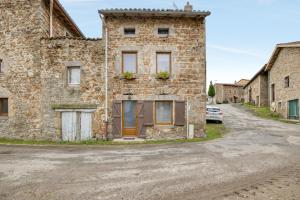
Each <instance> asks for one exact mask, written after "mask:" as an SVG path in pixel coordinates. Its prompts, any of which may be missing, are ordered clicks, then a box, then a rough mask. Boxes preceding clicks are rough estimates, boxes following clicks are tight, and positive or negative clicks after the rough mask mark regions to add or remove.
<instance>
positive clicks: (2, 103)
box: [0, 98, 8, 115]
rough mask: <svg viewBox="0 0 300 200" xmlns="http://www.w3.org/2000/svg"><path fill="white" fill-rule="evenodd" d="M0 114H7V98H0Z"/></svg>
mask: <svg viewBox="0 0 300 200" xmlns="http://www.w3.org/2000/svg"><path fill="white" fill-rule="evenodd" d="M0 114H2V115H7V114H8V99H7V98H4V99H0Z"/></svg>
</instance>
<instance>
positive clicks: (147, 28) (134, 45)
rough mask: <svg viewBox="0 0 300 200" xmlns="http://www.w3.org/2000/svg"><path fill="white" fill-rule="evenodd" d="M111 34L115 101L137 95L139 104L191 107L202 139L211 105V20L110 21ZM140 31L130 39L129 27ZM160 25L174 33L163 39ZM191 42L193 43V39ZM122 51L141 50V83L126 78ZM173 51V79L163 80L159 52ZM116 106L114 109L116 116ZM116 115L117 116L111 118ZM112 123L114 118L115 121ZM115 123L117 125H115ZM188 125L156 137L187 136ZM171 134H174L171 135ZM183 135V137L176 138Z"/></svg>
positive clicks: (110, 72) (113, 19) (161, 130)
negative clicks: (162, 101)
mask: <svg viewBox="0 0 300 200" xmlns="http://www.w3.org/2000/svg"><path fill="white" fill-rule="evenodd" d="M106 23H107V26H108V33H109V41H108V44H109V69H110V71H109V83H110V84H111V85H110V91H109V96H110V99H119V100H126V99H128V95H127V96H126V95H123V94H126V93H127V94H128V93H131V94H132V95H133V96H134V98H135V99H137V100H145V99H151V100H158V99H169V100H172V99H174V98H177V99H180V100H186V101H188V102H189V103H190V106H191V109H190V112H189V119H190V124H194V125H195V132H196V134H197V135H198V136H199V135H200V134H202V133H203V130H204V127H205V102H206V59H205V22H204V20H203V19H189V18H168V17H164V18H158V17H156V18H155V17H148V18H146V17H145V18H144V17H138V18H137V17H136V18H135V17H120V18H118V17H106ZM126 26H128V27H136V35H135V36H130V37H128V36H124V34H123V28H124V27H126ZM159 26H163V27H169V28H170V35H169V36H168V37H160V36H158V35H157V33H156V32H157V28H158V27H159ZM187 38H188V40H187ZM122 51H137V52H138V74H137V79H135V80H132V81H126V80H122V79H120V75H121V62H122V59H121V57H122V56H121V55H122ZM158 51H167V52H171V56H172V72H171V78H170V79H169V80H166V81H162V80H157V79H156V78H155V77H156V52H158ZM111 107H112V105H111V104H110V105H109V108H110V111H109V113H111ZM110 116H111V114H110ZM110 120H111V119H110ZM110 124H111V123H110ZM185 128H186V127H185V126H184V127H183V128H182V127H173V128H172V129H171V130H170V129H168V128H166V129H164V128H162V129H160V131H156V133H158V134H159V135H158V136H154V135H153V134H150V133H151V132H153V127H149V128H148V129H151V130H148V131H147V132H148V133H149V134H148V137H149V138H153V137H169V136H170V135H172V137H185V136H186V131H184V130H183V129H185ZM110 129H111V127H110ZM170 132H171V134H169V133H170ZM175 134H177V135H175Z"/></svg>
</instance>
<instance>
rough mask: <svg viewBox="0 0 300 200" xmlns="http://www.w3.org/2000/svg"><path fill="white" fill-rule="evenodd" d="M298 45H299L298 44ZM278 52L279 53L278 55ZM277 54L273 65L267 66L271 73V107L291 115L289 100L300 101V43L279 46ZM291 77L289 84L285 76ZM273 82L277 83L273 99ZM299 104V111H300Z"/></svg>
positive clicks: (284, 114) (282, 113) (283, 114)
mask: <svg viewBox="0 0 300 200" xmlns="http://www.w3.org/2000/svg"><path fill="white" fill-rule="evenodd" d="M297 45H298V46H297ZM277 54H278V55H277ZM275 55H276V56H273V58H271V61H272V59H273V61H272V65H269V66H268V67H267V70H268V73H269V94H270V95H269V103H270V105H271V109H273V110H275V111H276V112H278V113H280V114H281V115H282V116H283V117H285V118H288V117H289V112H288V109H289V101H291V100H298V104H299V102H300V67H299V66H300V43H299V44H297V43H296V44H295V45H294V44H293V45H292V46H291V47H289V45H288V46H287V47H280V45H279V46H278V48H277V50H276V54H275ZM286 77H289V86H287V85H286V83H285V78H286ZM272 84H274V85H275V99H274V101H273V99H272ZM299 107H300V105H298V113H299Z"/></svg>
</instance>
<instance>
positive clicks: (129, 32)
mask: <svg viewBox="0 0 300 200" xmlns="http://www.w3.org/2000/svg"><path fill="white" fill-rule="evenodd" d="M124 35H135V28H124Z"/></svg>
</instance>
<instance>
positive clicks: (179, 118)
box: [175, 101, 185, 126]
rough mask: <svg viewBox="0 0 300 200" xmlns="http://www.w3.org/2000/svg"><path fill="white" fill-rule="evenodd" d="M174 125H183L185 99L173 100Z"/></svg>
mask: <svg viewBox="0 0 300 200" xmlns="http://www.w3.org/2000/svg"><path fill="white" fill-rule="evenodd" d="M175 125H176V126H184V125H185V101H175Z"/></svg>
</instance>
